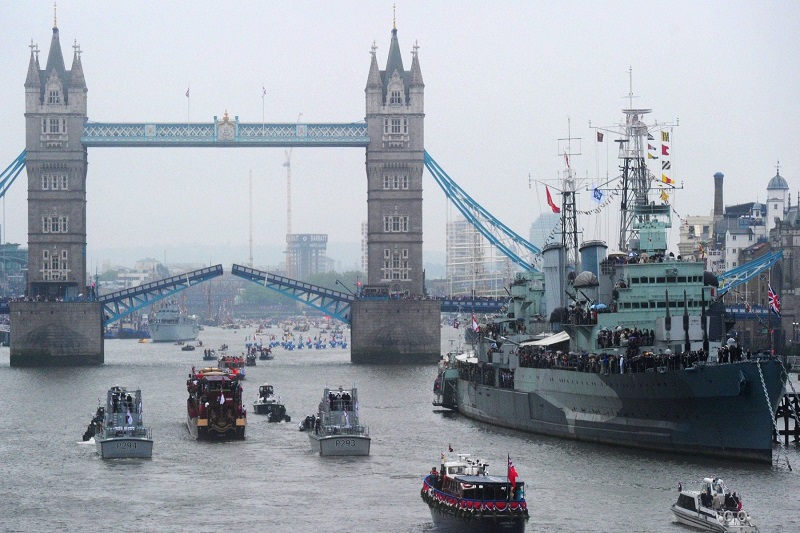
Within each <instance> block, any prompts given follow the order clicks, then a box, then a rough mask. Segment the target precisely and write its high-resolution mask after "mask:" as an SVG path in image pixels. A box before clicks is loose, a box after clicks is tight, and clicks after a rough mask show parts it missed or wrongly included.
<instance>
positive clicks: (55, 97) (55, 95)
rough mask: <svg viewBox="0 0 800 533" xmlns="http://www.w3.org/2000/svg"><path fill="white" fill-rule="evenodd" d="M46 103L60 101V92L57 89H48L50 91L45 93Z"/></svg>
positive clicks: (57, 102)
mask: <svg viewBox="0 0 800 533" xmlns="http://www.w3.org/2000/svg"><path fill="white" fill-rule="evenodd" d="M47 103H48V104H59V103H61V92H60V91H59V90H58V89H50V91H49V92H48V94H47Z"/></svg>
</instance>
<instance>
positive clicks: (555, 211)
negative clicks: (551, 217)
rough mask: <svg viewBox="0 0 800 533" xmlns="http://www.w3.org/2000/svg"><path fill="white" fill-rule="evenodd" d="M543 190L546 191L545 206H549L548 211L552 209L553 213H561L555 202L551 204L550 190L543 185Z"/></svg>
mask: <svg viewBox="0 0 800 533" xmlns="http://www.w3.org/2000/svg"><path fill="white" fill-rule="evenodd" d="M544 190H546V191H547V205H549V206H550V209H552V210H553V213H560V212H561V208H560V207H558V206H557V205H556V204H555V202H553V197H552V196H550V189H549V188H547V186H546V185H545V188H544Z"/></svg>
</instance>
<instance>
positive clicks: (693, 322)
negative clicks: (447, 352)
mask: <svg viewBox="0 0 800 533" xmlns="http://www.w3.org/2000/svg"><path fill="white" fill-rule="evenodd" d="M648 111H649V110H637V109H626V110H624V112H625V114H626V116H627V117H626V138H624V139H623V140H622V141H620V156H621V158H622V159H623V162H622V164H621V170H622V176H621V178H622V185H621V186H619V187H617V188H616V189H614V190H615V191H617V192H616V193H615V195H617V196H620V197H621V200H622V203H623V205H622V211H621V216H622V220H621V221H620V227H622V228H623V231H622V232H621V233H620V241H619V246H620V249H621V250H624V252H621V253H611V254H606V249H607V245H606V244H605V243H603V242H600V241H590V242H585V243H583V245H582V246H581V247H580V253H581V255H580V257H579V256H578V247H577V229H576V228H577V223H576V215H575V201H574V200H575V199H574V194H575V182H574V179H573V180H572V181H570V176H572V175H573V174H572V173H571V171H569V172H567V173H566V175H567V179H566V180H565V183H564V184H563V187H562V188H563V190H564V191H565V193H564V201H563V203H562V221H561V227H562V228H564V231H563V233H562V242H561V244H553V245H551V246H547V247H545V248H544V250H543V253H542V256H543V268H542V270H543V271H542V272H524V273H520V274H518V275H517V278H516V280H515V281H514V282H513V283H512V284H511V287H510V301H509V305H508V308H509V312H508V314H507V315H506V316H505V317H504V318H502V319H495V320H493V321H491V322H489V323H486V324H484V325H483V326H481V327H480V328H479V331H478V337H479V340H478V342H477V344H476V345H475V346H474V351H473V352H470V353H464V354H461V355H459V356H457V357H456V356H453V357H451V358H449V360H448V368H447V369H445V370H444V371H443V372H441V373H440V374H439V376H438V377H437V380H436V383H435V385H434V393H435V395H436V398H435V401H434V405H438V406H442V407H446V408H450V409H455V410H457V411H458V412H459V413H462V414H463V415H465V416H467V417H469V418H473V419H477V420H481V421H484V422H487V423H490V424H495V425H498V426H503V427H508V428H513V429H518V430H522V431H527V432H531V433H539V434H545V435H553V436H557V437H565V438H571V439H577V440H582V441H590V442H598V443H607V444H612V445H616V446H619V447H621V448H644V449H651V450H658V451H664V452H676V453H687V454H695V455H696V454H701V455H712V456H714V457H716V458H718V459H719V458H728V459H745V460H755V461H763V462H770V461H771V459H772V429H773V423H774V415H775V411H776V410H777V408H778V404H779V402H780V399H781V397H782V395H783V393H784V392H785V385H786V380H787V378H788V373H789V370H790V368H791V367H790V365H788V364H784V363H783V362H782V361H781V360H780V358H778V357H774V356H762V357H754V358H748V357H745V356H744V353H743V350H742V348H741V347H740V346H739V343H738V341H737V339H735V338H733V337H730V338H728V335H727V333H728V328H729V327H730V325H731V321H730V320H729V317H727V316H725V305H724V302H722V301H721V298H720V297H719V294H718V291H719V288H718V282H717V277H716V276H715V275H713V274H712V273H710V272H706V271H705V264H704V262H703V261H702V260H695V259H694V258H676V257H674V256H673V255H672V254H669V253H668V252H667V229H668V228H669V227H671V218H670V217H671V211H672V208H671V206H670V205H669V204H668V203H666V202H664V201H650V200H649V198H648V193H649V192H650V187H651V183H652V182H653V181H654V180H653V178H654V176H652V174H648V171H647V169H646V164H645V160H644V156H645V154H644V151H643V148H642V146H643V142H644V144H645V145H646V142H645V141H644V138H645V136H646V135H647V134H648V130H647V127H646V126H645V125H644V124H643V122H642V121H641V120H640V117H641V116H642V115H643V114H644V113H646V112H648ZM570 257H571V258H572V259H571V260H570ZM567 297H568V298H569V301H567V304H565V303H564V302H565V301H566V298H567ZM545 316H549V320H545V319H544V318H543V317H545ZM543 332H544V333H547V334H542V333H543Z"/></svg>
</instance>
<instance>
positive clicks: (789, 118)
mask: <svg viewBox="0 0 800 533" xmlns="http://www.w3.org/2000/svg"><path fill="white" fill-rule="evenodd" d="M799 14H800V4H798V3H797V2H789V1H776V2H755V3H754V2H744V1H734V2H731V1H720V2H669V3H656V2H652V3H649V2H568V1H560V2H464V1H438V2H429V1H398V2H397V28H398V38H399V40H400V46H401V50H402V51H403V54H404V55H403V61H404V65H405V66H406V68H408V67H409V66H410V64H411V53H410V52H411V49H412V47H413V46H414V43H415V42H417V41H418V43H419V46H420V49H419V58H420V64H421V67H422V74H423V78H424V81H425V112H426V118H425V146H426V149H427V150H428V152H429V153H430V154H431V155H432V156H433V157H434V158H435V159H436V160H437V162H438V163H439V164H440V165H441V166H442V167H443V168H444V169H445V170H446V171H447V172H448V174H450V176H451V177H453V178H454V179H455V180H456V181H457V182H458V183H459V184H460V185H461V186H462V187H463V188H464V189H465V190H466V191H467V192H468V193H470V194H471V195H472V196H473V197H475V198H477V199H479V201H480V202H481V203H482V204H483V205H484V206H485V207H486V208H487V209H488V210H489V211H490V212H491V213H493V214H494V215H495V216H497V217H498V218H500V219H501V220H502V221H503V222H504V223H506V224H507V225H509V226H510V227H512V228H513V229H514V230H515V231H517V232H519V233H520V234H522V235H523V236H526V237H527V234H528V227H529V225H530V223H531V221H532V220H533V219H534V218H535V217H536V216H537V215H538V214H539V213H540V212H541V211H542V210H547V209H548V207H547V204H546V201H545V195H544V189H543V188H542V187H539V188H538V189H537V188H536V187H534V188H529V187H528V174H531V176H532V177H533V178H535V179H540V180H548V179H555V178H556V177H557V175H558V172H559V171H560V170H561V169H562V167H563V157H559V155H558V144H557V139H558V138H560V137H566V136H567V120H568V119H569V120H570V122H571V133H572V136H573V137H581V138H582V143H581V149H582V154H583V155H581V156H579V157H573V158H572V166H573V168H575V169H576V170H577V172H578V175H579V176H585V175H586V174H587V173H588V175H589V178H588V181H589V182H591V181H596V178H595V176H596V174H597V171H598V169H599V172H600V174H601V175H603V176H604V175H605V174H606V170H607V169H608V171H609V172H610V173H611V174H616V160H615V159H614V158H613V157H612V158H611V159H610V163H608V164H607V163H606V152H605V150H606V147H608V146H609V145H610V143H609V142H608V141H612V139H613V136H609V135H606V143H604V145H601V153H600V155H599V156H598V155H596V152H595V150H596V146H597V145H596V143H595V141H594V138H595V137H594V132H593V131H592V130H590V129H589V127H588V124H589V121H590V120H591V121H592V125H596V126H613V125H615V124H618V123H619V122H620V120H621V117H622V114H621V112H620V109H621V108H622V107H625V106H627V100H625V99H624V98H623V97H624V96H625V95H627V93H628V68H629V67H632V68H633V91H634V93H635V94H636V95H637V96H638V98H637V99H636V100H635V101H634V105H635V106H637V107H647V108H652V109H653V110H654V112H653V113H652V114H651V115H650V119H651V120H652V119H657V120H659V121H663V122H668V121H673V122H674V121H675V120H676V119H679V120H680V126H679V127H677V128H675V130H674V133H673V143H672V153H673V157H672V164H673V178H675V179H676V180H677V181H678V183H680V182H681V181H682V182H683V183H684V185H685V189H684V190H683V191H679V192H678V193H677V194H675V195H674V197H673V199H672V202H673V205H674V207H675V209H676V211H677V212H678V213H679V214H681V215H697V214H708V213H709V212H710V210H711V209H712V207H713V202H712V192H713V179H712V176H713V174H714V173H715V172H717V171H722V172H723V173H724V174H725V176H726V177H725V203H726V204H734V203H741V202H746V201H752V200H756V199H760V200H763V199H764V198H765V188H766V184H767V182H768V181H769V179H770V178H771V177H772V176H773V175H774V174H775V165H776V162H777V161H778V160H780V164H781V175H783V176H784V177H785V178H786V179H787V181H788V183H789V186H790V188H791V191H790V192H791V194H792V196H793V202H795V201H796V199H797V183H798V182H797V178H798V174H800V151H798V149H797V148H796V145H797V141H796V140H795V139H794V137H795V136H796V134H795V130H796V124H795V123H796V120H797V116H798V115H799V114H800V113H799V112H798V111H800V109H799V108H800V99H799V98H798V94H800V81H799V75H798V70H797V68H796V67H795V66H794V65H795V64H796V58H797V57H798V56H800V54H799V53H798V52H799V50H798V47H799V45H798V41H797V39H796V38H794V37H793V36H794V33H795V32H796V26H797V23H798V21H800V17H798V15H799ZM0 20H3V21H4V22H5V24H4V31H3V32H2V33H0V50H2V53H3V57H4V58H5V59H6V61H5V63H4V68H3V69H2V70H0V86H2V87H3V93H2V94H3V98H2V100H1V101H0V106H2V107H1V109H2V116H3V118H4V122H5V127H4V128H2V130H0V141H2V142H0V146H2V148H0V160H1V161H0V164H2V167H3V168H5V166H6V165H7V164H9V163H10V162H11V161H12V160H13V159H14V158H15V157H16V156H17V155H18V154H19V152H20V151H21V150H22V149H23V148H24V127H25V125H24V120H23V112H24V89H23V84H24V81H25V74H26V71H27V65H28V58H29V49H28V45H29V44H30V41H31V38H33V41H34V42H35V43H38V45H39V48H40V50H41V51H42V52H41V53H42V56H41V57H40V61H41V63H42V64H44V61H46V54H47V50H48V48H49V43H50V37H51V28H52V23H53V6H52V2H49V1H41V2H3V3H2V4H1V5H0ZM58 27H59V30H60V36H61V44H62V50H63V53H64V57H65V60H66V63H67V67H68V68H69V67H70V66H71V64H72V52H73V51H72V44H73V41H74V40H76V39H77V41H78V43H79V44H80V46H81V48H82V50H83V55H82V62H83V67H84V72H85V76H86V83H87V86H88V88H89V94H88V105H89V118H90V120H95V121H98V122H125V121H130V122H182V121H185V120H186V118H187V98H186V97H185V92H186V89H187V86H189V84H191V101H190V102H191V109H190V118H191V120H192V121H196V122H210V121H211V120H212V118H213V116H214V115H217V116H219V117H221V116H222V115H223V113H224V112H225V111H226V110H227V111H228V113H229V114H230V115H231V116H233V115H238V116H239V118H240V120H241V121H243V122H260V121H261V117H262V98H261V87H262V84H263V85H265V87H266V89H267V96H266V98H265V100H264V104H265V107H264V109H265V116H266V121H267V122H270V121H272V122H287V121H288V122H293V121H295V120H296V119H297V116H298V114H299V113H301V112H302V113H303V117H302V121H304V122H355V121H360V120H363V118H364V113H365V107H364V87H365V85H366V79H367V74H368V71H369V50H370V46H371V45H372V43H373V40H374V41H375V42H376V45H377V47H378V50H377V54H378V62H379V65H380V66H381V68H384V66H385V63H386V56H387V54H388V45H389V41H390V37H391V28H392V2H390V1H384V2H374V1H370V2H321V1H319V2H309V1H293V2H207V1H196V0H195V1H171V2H163V1H160V2H154V1H137V2H105V1H103V2H100V1H91V2H87V1H81V2H77V1H70V0H61V1H60V2H59V5H58ZM612 156H613V154H612ZM364 159H365V157H364V150H363V149H344V148H329V149H295V150H294V152H293V154H292V211H293V217H292V230H293V231H294V232H295V233H303V232H309V233H328V234H329V242H331V243H332V244H333V243H352V244H354V245H357V243H358V242H359V240H360V225H361V222H362V221H363V220H365V218H366V173H365V170H364ZM284 160H285V154H284V150H282V149H271V148H270V149H256V148H249V149H166V148H151V149H131V148H91V149H89V175H88V255H89V261H90V264H89V267H90V270H93V269H94V267H95V263H97V262H100V263H102V262H103V261H104V260H106V259H111V260H112V262H115V258H114V257H107V256H108V255H110V254H111V253H113V249H114V248H121V247H136V249H137V253H139V252H141V254H142V255H144V254H145V253H146V254H147V255H150V256H153V257H158V258H161V257H162V256H163V254H164V252H165V250H166V251H167V252H168V253H169V251H170V250H180V252H176V253H177V254H178V255H181V254H183V255H186V257H175V256H173V255H172V254H170V255H169V260H170V261H181V260H185V261H204V262H207V261H212V262H214V263H217V262H222V263H224V264H229V263H230V262H233V261H236V262H243V261H245V260H246V254H240V255H239V256H235V257H234V256H230V257H228V256H226V257H215V256H211V255H212V254H211V253H210V252H209V250H210V249H211V248H212V247H216V246H218V245H227V246H229V247H243V248H242V249H245V250H246V246H247V243H248V238H249V237H248V201H247V196H248V172H249V171H250V170H251V169H252V172H253V178H254V179H253V181H254V186H253V189H254V201H253V203H254V215H253V221H254V227H255V230H254V238H253V240H254V245H255V262H256V263H257V264H276V263H277V262H278V261H279V260H280V256H279V255H278V256H276V255H274V254H273V253H272V252H269V250H270V249H272V250H274V249H278V248H280V247H281V246H282V245H283V243H284V235H285V232H286V170H285V168H284V167H283V166H282V164H283V162H284ZM425 176H426V177H425V182H424V183H425V203H424V217H425V221H424V231H425V235H424V238H425V249H426V250H437V251H442V250H443V249H444V241H445V220H446V211H447V206H446V201H445V198H444V195H443V193H442V192H441V191H440V189H439V188H438V186H437V185H436V184H435V182H434V181H433V178H431V177H430V175H428V174H427V171H426V173H425ZM26 181H27V180H26V176H24V174H23V175H21V176H20V178H18V181H17V183H15V184H14V186H13V187H12V189H11V191H10V192H9V193H8V194H7V196H6V200H5V223H6V238H7V241H9V242H20V243H23V244H24V243H26V242H27V204H26V198H27V191H26ZM586 196H587V195H583V197H582V198H581V199H580V202H581V204H582V206H583V207H586V208H588V207H590V206H591V204H590V202H589V200H588V198H586ZM615 213H616V212H615V211H614V212H612V211H611V210H609V213H608V214H607V215H603V216H601V217H597V219H593V220H583V221H582V223H581V225H582V226H584V227H585V228H587V229H586V235H587V238H597V237H599V236H602V234H601V235H596V234H595V232H596V230H595V228H597V227H601V226H603V225H604V224H606V223H607V222H608V220H606V219H609V218H611V219H614V220H615V219H616V214H615ZM602 233H603V234H604V233H605V232H602ZM675 239H677V233H675V234H674V238H673V243H672V246H673V248H674V247H675V244H676V242H674V241H675ZM150 250H151V251H150ZM187 250H189V251H187ZM353 266H354V264H353V262H352V261H351V262H349V263H348V264H345V265H343V268H350V267H353Z"/></svg>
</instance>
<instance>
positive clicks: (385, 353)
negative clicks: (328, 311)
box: [350, 300, 442, 365]
mask: <svg viewBox="0 0 800 533" xmlns="http://www.w3.org/2000/svg"><path fill="white" fill-rule="evenodd" d="M351 309H352V320H351V325H352V329H351V340H352V344H351V348H350V362H352V363H362V364H401V365H405V364H431V363H437V362H438V361H439V359H441V357H442V328H441V323H440V321H441V302H439V301H438V300H356V301H354V302H353V304H352V307H351Z"/></svg>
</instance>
